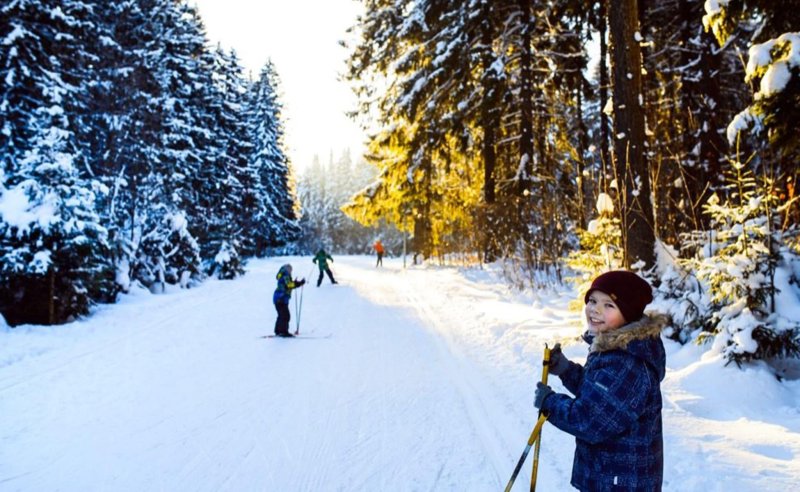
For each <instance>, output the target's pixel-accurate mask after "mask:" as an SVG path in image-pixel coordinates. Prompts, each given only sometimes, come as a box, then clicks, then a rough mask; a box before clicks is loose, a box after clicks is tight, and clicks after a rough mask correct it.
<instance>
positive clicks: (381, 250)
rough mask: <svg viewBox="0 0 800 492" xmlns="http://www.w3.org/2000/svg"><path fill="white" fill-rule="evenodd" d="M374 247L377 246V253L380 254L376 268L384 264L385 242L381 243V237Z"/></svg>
mask: <svg viewBox="0 0 800 492" xmlns="http://www.w3.org/2000/svg"><path fill="white" fill-rule="evenodd" d="M372 247H373V248H375V253H377V254H378V262H377V263H375V268H377V267H379V266H383V243H381V240H380V239H376V240H375V244H373V245H372Z"/></svg>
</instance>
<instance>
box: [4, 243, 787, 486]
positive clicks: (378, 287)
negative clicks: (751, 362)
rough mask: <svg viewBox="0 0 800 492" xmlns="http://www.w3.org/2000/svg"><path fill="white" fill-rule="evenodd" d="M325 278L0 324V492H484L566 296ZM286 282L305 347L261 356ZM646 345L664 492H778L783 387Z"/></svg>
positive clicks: (556, 331)
mask: <svg viewBox="0 0 800 492" xmlns="http://www.w3.org/2000/svg"><path fill="white" fill-rule="evenodd" d="M334 259H335V263H333V265H332V267H333V269H334V274H335V276H336V278H337V280H339V281H340V285H331V284H330V283H329V281H328V279H327V278H326V279H325V280H324V281H323V284H322V286H321V287H319V288H317V287H315V285H314V281H315V280H316V275H317V271H316V267H315V266H314V265H313V264H311V259H310V258H308V257H295V258H272V259H267V260H258V261H253V262H251V263H250V264H249V266H248V273H247V275H245V276H244V277H242V278H240V279H237V280H233V281H219V280H209V281H206V282H205V283H203V284H202V285H200V286H199V287H196V288H192V289H188V290H184V289H177V288H175V289H173V290H168V291H167V292H166V293H165V294H162V295H151V294H149V293H147V292H144V291H134V292H133V293H132V294H130V295H127V296H125V297H123V299H122V301H121V302H120V303H118V304H116V305H109V306H102V307H99V308H98V309H96V311H95V313H94V314H93V315H92V316H91V317H89V318H86V319H83V320H80V321H77V322H74V323H71V324H68V325H62V326H52V327H43V326H21V327H17V328H9V327H7V326H5V325H4V324H2V323H0V341H1V343H0V415H2V420H0V443H2V445H0V491H16V490H21V491H34V490H35V491H40V490H62V491H73V490H74V491H109V490H114V491H142V490H193V491H205V490H209V491H211V490H214V491H218V490H230V491H240V490H248V491H259V490H260V491H288V490H291V491H323V490H325V491H327V490H331V491H335V490H347V491H361V490H364V491H375V490H380V491H417V490H425V491H428V490H437V491H438V490H454V491H456V490H457V491H496V490H502V489H503V487H504V486H505V484H506V482H507V481H508V479H509V477H510V475H511V472H512V471H513V468H514V465H515V464H516V461H517V459H518V458H519V456H520V453H521V452H522V450H523V448H524V446H525V443H526V441H527V439H528V436H529V434H530V431H531V429H532V428H533V424H534V423H535V420H536V410H535V408H534V407H533V405H532V401H533V392H534V387H535V383H536V381H537V380H539V379H540V378H541V359H542V352H543V349H544V344H545V343H548V344H551V345H552V344H554V343H555V342H561V343H562V345H564V351H565V354H566V355H567V356H568V357H570V358H572V359H573V360H576V361H581V360H583V359H585V356H586V350H587V347H586V345H585V344H584V343H583V342H582V341H580V340H579V339H578V335H579V334H580V332H581V331H582V322H581V317H580V313H579V312H578V311H570V310H568V309H567V305H568V303H569V302H570V301H572V300H574V299H575V298H576V295H575V292H574V291H572V290H570V289H568V288H564V289H563V290H560V291H548V292H538V293H536V294H535V295H533V294H530V293H527V294H520V293H515V292H512V291H509V289H508V288H507V287H506V284H505V282H504V281H503V280H502V279H501V278H500V277H499V274H498V271H499V268H498V269H496V268H493V267H489V268H485V269H476V268H469V269H467V268H456V267H437V266H430V265H429V266H426V267H419V266H417V267H410V268H407V269H404V268H403V266H402V259H398V258H385V259H384V265H385V267H384V268H375V266H374V261H375V259H374V258H373V257H366V256H361V257H337V256H334ZM286 262H290V263H292V264H293V265H294V273H295V274H296V275H297V276H298V277H306V278H308V279H309V280H310V281H309V283H308V284H307V285H306V286H305V287H303V289H302V290H299V291H296V292H295V295H294V298H293V304H292V305H291V309H292V311H293V315H292V316H293V319H292V325H291V326H292V328H293V329H294V328H295V327H296V326H297V324H296V322H297V318H298V316H297V315H296V314H297V310H299V311H300V317H299V318H300V319H299V330H300V333H301V334H302V335H307V336H308V337H314V338H306V339H298V340H287V339H274V338H262V337H263V336H264V335H267V334H269V333H271V332H272V328H273V324H274V320H275V312H274V309H273V306H272V302H271V298H272V291H273V289H274V287H275V273H276V272H277V271H278V269H279V267H280V266H281V265H282V264H283V263H286ZM301 298H302V304H301V303H300V300H301ZM295 301H297V303H296V304H295ZM329 334H330V335H331V336H330V337H329V338H326V337H327V335H329ZM665 345H666V347H667V352H668V358H667V365H668V372H667V377H666V379H665V381H664V383H663V385H662V389H663V392H664V410H663V416H664V439H665V443H664V444H665V466H664V490H666V491H676V492H677V491H681V492H684V491H693V490H702V491H703V492H712V491H730V490H736V491H744V492H746V491H754V492H755V491H758V492H764V491H785V490H792V489H794V488H795V487H796V486H797V484H798V483H800V459H798V457H800V410H798V409H800V381H797V380H794V381H791V380H784V381H782V382H780V381H778V380H777V379H776V378H775V377H774V376H773V375H772V373H771V372H770V371H769V370H768V369H767V368H766V367H765V366H763V365H760V364H759V365H755V366H751V367H748V368H745V369H742V370H740V369H737V368H736V367H731V366H728V367H725V366H724V365H723V360H722V358H721V356H710V355H709V352H708V347H700V346H696V345H687V346H680V345H678V344H676V343H674V342H672V341H669V340H665ZM550 383H551V384H552V385H553V386H554V388H556V389H557V390H560V391H564V390H563V388H562V387H561V385H560V383H559V382H558V379H557V378H551V379H550ZM573 451H574V440H573V438H572V437H571V436H569V435H567V434H564V433H563V432H561V431H559V430H557V429H555V428H554V427H552V426H550V425H549V424H545V427H544V430H543V433H542V448H541V454H540V462H539V477H538V488H539V490H543V491H558V490H569V489H570V486H569V477H570V472H571V467H572V453H573ZM530 462H531V459H530V457H529V459H528V460H527V463H526V466H525V468H523V471H522V473H521V474H520V478H519V479H518V480H517V483H516V485H515V487H514V490H527V489H528V487H529V484H528V483H527V482H528V481H529V477H530V471H531V468H530V466H531V465H530Z"/></svg>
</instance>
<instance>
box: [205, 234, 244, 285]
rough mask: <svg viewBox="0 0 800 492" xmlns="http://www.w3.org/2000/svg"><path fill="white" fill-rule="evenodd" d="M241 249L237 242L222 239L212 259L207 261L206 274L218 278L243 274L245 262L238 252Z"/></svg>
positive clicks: (224, 278)
mask: <svg viewBox="0 0 800 492" xmlns="http://www.w3.org/2000/svg"><path fill="white" fill-rule="evenodd" d="M241 249H242V248H241V246H239V245H238V244H235V243H233V244H230V243H228V242H227V241H222V244H221V245H220V247H219V251H218V252H217V254H216V255H215V256H214V258H213V260H211V261H209V262H208V263H207V265H208V266H207V267H206V268H207V269H208V274H209V275H210V276H212V277H217V278H218V279H220V280H231V279H234V278H236V277H239V276H241V275H244V273H245V270H244V266H245V262H244V260H243V259H242V257H241V255H240V254H239V251H241Z"/></svg>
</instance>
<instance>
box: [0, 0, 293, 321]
mask: <svg viewBox="0 0 800 492" xmlns="http://www.w3.org/2000/svg"><path fill="white" fill-rule="evenodd" d="M278 86H279V80H278V75H277V73H276V72H275V70H274V67H273V66H272V65H271V64H270V63H266V64H265V66H264V67H263V69H262V70H261V72H260V73H259V74H258V77H257V78H255V79H254V80H250V79H249V78H248V77H246V76H245V75H244V73H243V68H242V66H241V65H240V63H239V61H238V60H237V57H236V55H235V53H234V52H232V51H225V50H223V49H221V48H220V47H217V48H211V47H209V43H208V39H207V37H206V35H205V31H204V27H203V23H202V20H201V19H200V18H199V16H198V13H197V12H196V10H195V9H194V8H193V7H190V6H189V5H188V4H187V3H186V2H184V1H182V0H127V1H121V2H105V1H99V0H11V1H7V2H3V4H2V6H1V7H0V163H1V165H0V257H1V259H0V311H1V312H2V314H3V316H4V317H5V318H6V319H7V321H8V322H9V323H10V324H12V325H15V324H19V323H58V322H63V321H65V320H69V319H71V318H73V317H74V316H76V315H80V314H83V313H86V312H87V310H88V308H89V306H90V305H91V304H92V303H95V302H111V301H114V300H115V299H116V296H117V295H118V293H119V292H120V291H126V290H128V289H129V288H130V286H131V284H132V283H139V284H141V285H144V286H146V287H147V288H149V289H151V290H153V291H157V290H161V289H163V288H164V287H165V284H179V285H181V286H188V285H191V284H192V283H193V282H196V281H198V280H200V279H202V278H203V277H204V276H205V275H214V276H218V277H219V278H231V277H234V276H236V275H237V274H239V273H241V272H242V271H243V259H244V258H246V257H249V256H260V255H264V254H265V253H266V252H267V251H268V250H269V248H273V247H278V246H281V245H283V244H285V243H286V242H287V241H290V240H293V239H294V238H296V237H297V236H298V235H299V231H300V229H299V225H298V204H297V203H296V198H295V196H294V183H293V177H292V175H291V172H290V167H289V163H288V160H287V157H286V155H285V153H284V150H283V143H282V139H283V123H282V120H281V103H280V101H279V98H278V89H279V87H278Z"/></svg>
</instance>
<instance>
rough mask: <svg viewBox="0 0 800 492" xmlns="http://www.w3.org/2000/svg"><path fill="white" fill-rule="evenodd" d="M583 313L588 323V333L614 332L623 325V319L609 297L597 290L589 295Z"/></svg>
mask: <svg viewBox="0 0 800 492" xmlns="http://www.w3.org/2000/svg"><path fill="white" fill-rule="evenodd" d="M584 312H585V313H586V321H587V322H588V323H589V331H592V332H594V333H603V332H606V331H611V330H616V329H617V328H619V327H620V326H622V325H624V324H625V318H624V317H623V316H622V312H621V311H620V310H619V308H618V307H617V305H616V303H614V301H613V300H612V299H611V296H609V295H608V294H606V293H605V292H600V291H599V290H595V291H593V292H592V293H591V294H589V301H588V302H587V303H586V308H585V309H584Z"/></svg>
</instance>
